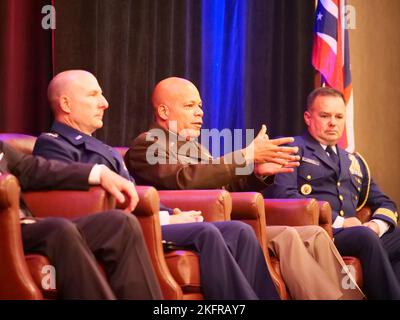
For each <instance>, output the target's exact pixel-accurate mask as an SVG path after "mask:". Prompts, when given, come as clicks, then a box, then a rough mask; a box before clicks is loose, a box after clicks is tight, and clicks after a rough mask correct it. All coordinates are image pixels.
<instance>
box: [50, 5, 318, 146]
mask: <svg viewBox="0 0 400 320" xmlns="http://www.w3.org/2000/svg"><path fill="white" fill-rule="evenodd" d="M55 6H56V12H57V29H56V30H55V37H54V39H55V43H54V44H55V46H54V48H55V60H54V67H55V71H56V72H60V71H63V70H66V69H74V68H79V69H86V70H89V71H91V72H93V73H94V74H95V75H96V76H97V78H98V79H99V83H100V85H101V87H102V88H103V91H104V95H105V96H106V98H107V99H108V101H109V103H110V109H109V110H108V112H107V113H106V116H105V126H104V128H103V129H102V130H99V131H98V132H97V134H96V135H97V137H99V138H100V139H102V140H104V141H106V142H107V143H109V144H111V145H127V144H128V143H129V141H130V139H132V138H133V137H135V136H136V135H137V134H139V133H140V132H142V131H144V130H146V129H147V128H148V125H149V124H150V123H151V122H152V114H151V106H150V95H151V91H152V88H153V87H154V85H155V84H156V83H157V82H158V81H159V80H161V79H163V78H165V77H169V76H179V77H185V78H187V79H189V80H191V81H192V82H194V84H195V85H196V86H197V87H198V88H199V90H200V93H201V95H202V99H203V102H204V103H203V104H204V109H205V124H204V127H206V128H218V129H223V128H232V129H233V128H254V129H257V130H258V129H259V128H260V126H261V124H262V123H265V124H267V126H268V130H269V133H270V135H271V136H276V135H294V134H298V133H301V131H302V130H303V128H304V126H303V119H302V114H303V107H304V103H305V97H306V95H307V93H308V92H309V91H310V90H311V89H312V86H313V70H312V67H311V62H310V61H311V45H312V23H313V10H314V2H313V1H304V0H275V1H272V0H270V1H265V0H251V1H248V0H218V1H214V0H203V1H185V0H182V1H177V0H153V1H149V0H120V1H112V0H97V1H96V0H91V1H81V0H56V1H55Z"/></svg>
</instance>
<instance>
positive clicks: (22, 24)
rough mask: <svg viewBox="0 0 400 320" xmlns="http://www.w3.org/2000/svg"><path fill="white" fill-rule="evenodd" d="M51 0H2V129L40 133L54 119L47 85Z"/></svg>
mask: <svg viewBox="0 0 400 320" xmlns="http://www.w3.org/2000/svg"><path fill="white" fill-rule="evenodd" d="M48 4H51V0H48V1H45V0H33V1H31V0H0V112H1V117H0V131H1V132H18V133H28V134H35V135H36V134H39V133H40V132H42V131H43V130H46V129H47V128H48V126H49V124H50V123H51V112H50V109H49V106H48V104H47V97H46V88H47V84H48V82H49V80H50V79H51V77H52V58H51V54H52V49H51V48H52V47H51V29H43V28H42V19H43V18H44V16H45V15H44V14H42V8H43V6H45V5H48Z"/></svg>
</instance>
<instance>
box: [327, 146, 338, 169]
mask: <svg viewBox="0 0 400 320" xmlns="http://www.w3.org/2000/svg"><path fill="white" fill-rule="evenodd" d="M325 151H326V152H328V154H329V158H331V160H332V161H333V163H334V164H336V165H337V166H338V167H339V157H338V155H337V154H336V152H335V151H333V149H332V146H327V147H326V149H325Z"/></svg>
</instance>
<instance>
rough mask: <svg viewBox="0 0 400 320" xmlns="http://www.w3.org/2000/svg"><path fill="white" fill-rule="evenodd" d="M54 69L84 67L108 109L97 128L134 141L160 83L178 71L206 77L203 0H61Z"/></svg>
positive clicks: (107, 137) (122, 141) (109, 137)
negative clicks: (202, 70)
mask: <svg viewBox="0 0 400 320" xmlns="http://www.w3.org/2000/svg"><path fill="white" fill-rule="evenodd" d="M55 5H56V10H57V30H56V31H55V70H56V73H57V72H60V71H63V70H66V69H86V70H89V71H91V72H93V73H94V74H95V75H96V77H97V78H98V80H99V83H100V86H101V87H102V89H103V92H104V95H105V97H106V98H107V99H108V101H109V104H110V109H109V110H108V112H106V114H105V118H104V128H103V129H102V130H99V131H97V132H96V136H97V137H98V138H100V139H102V140H103V141H106V142H107V143H108V144H111V145H128V143H129V141H130V140H131V139H132V138H133V137H135V136H136V135H137V134H139V133H140V132H142V131H145V130H146V129H147V128H148V126H149V124H150V123H151V122H152V111H151V103H150V95H151V92H152V88H153V86H154V84H155V83H157V82H158V81H159V80H161V79H163V78H165V77H168V76H171V75H176V76H180V77H185V78H188V79H191V80H192V81H193V82H194V83H195V84H196V85H198V84H199V79H200V67H201V65H200V62H201V29H200V28H201V24H200V20H201V6H200V5H201V2H200V1H170V0H167V1H165V0H164V1H159V0H157V1H148V0H134V1H130V0H120V1H112V0H98V1H96V0H92V1H80V0H65V1H64V0H56V2H55Z"/></svg>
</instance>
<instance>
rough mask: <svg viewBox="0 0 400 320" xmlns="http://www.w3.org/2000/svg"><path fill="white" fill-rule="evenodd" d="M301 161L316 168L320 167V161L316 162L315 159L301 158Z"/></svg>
mask: <svg viewBox="0 0 400 320" xmlns="http://www.w3.org/2000/svg"><path fill="white" fill-rule="evenodd" d="M301 161H303V162H307V163H311V164H314V165H316V166H319V161H317V160H314V159H310V158H306V157H302V158H301Z"/></svg>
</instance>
